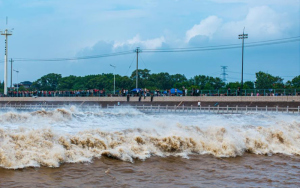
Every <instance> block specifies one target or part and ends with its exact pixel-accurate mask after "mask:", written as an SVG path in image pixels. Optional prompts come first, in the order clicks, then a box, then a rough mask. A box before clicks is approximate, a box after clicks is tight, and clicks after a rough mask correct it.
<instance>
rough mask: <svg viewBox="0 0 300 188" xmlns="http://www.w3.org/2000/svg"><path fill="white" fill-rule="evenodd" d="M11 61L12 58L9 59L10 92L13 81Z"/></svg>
mask: <svg viewBox="0 0 300 188" xmlns="http://www.w3.org/2000/svg"><path fill="white" fill-rule="evenodd" d="M13 62H14V61H13V60H12V58H11V59H10V90H12V82H13V80H12V77H13V76H12V75H13V74H12V73H13Z"/></svg>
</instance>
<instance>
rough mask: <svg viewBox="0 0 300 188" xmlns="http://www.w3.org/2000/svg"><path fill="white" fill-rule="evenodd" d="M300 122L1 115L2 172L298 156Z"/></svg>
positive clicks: (259, 117)
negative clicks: (101, 162)
mask: <svg viewBox="0 0 300 188" xmlns="http://www.w3.org/2000/svg"><path fill="white" fill-rule="evenodd" d="M299 122H300V117H299V116H297V115H282V114H235V115H218V114H192V115H191V114H165V115H157V114H156V115H153V114H144V113H141V112H139V111H136V110H134V109H118V110H97V111H80V110H78V109H76V108H75V107H71V108H70V109H56V110H54V111H38V112H14V111H11V112H2V113H0V166H2V167H4V168H13V169H16V168H24V167H29V166H34V167H39V166H41V165H42V166H48V167H58V166H59V165H60V164H61V163H65V162H69V163H71V162H75V163H76V162H90V161H91V160H92V159H93V158H95V157H101V156H103V155H106V156H109V157H114V158H117V159H120V160H124V161H129V162H133V161H134V159H140V160H145V159H147V158H149V157H151V156H154V155H155V156H162V157H167V156H171V155H172V156H181V157H185V158H188V155H189V154H192V153H193V154H211V155H214V156H217V157H235V156H242V155H243V153H245V152H251V153H255V154H267V155H272V154H276V153H283V154H287V155H299V154H300V123H299Z"/></svg>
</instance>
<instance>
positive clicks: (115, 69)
mask: <svg viewBox="0 0 300 188" xmlns="http://www.w3.org/2000/svg"><path fill="white" fill-rule="evenodd" d="M110 66H111V67H113V68H114V95H115V94H116V66H115V65H110Z"/></svg>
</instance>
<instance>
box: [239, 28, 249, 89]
mask: <svg viewBox="0 0 300 188" xmlns="http://www.w3.org/2000/svg"><path fill="white" fill-rule="evenodd" d="M244 32H245V27H244V30H243V34H240V35H239V39H243V42H242V83H241V85H242V87H241V89H243V85H244V83H243V77H244V39H247V38H248V34H245V33H244Z"/></svg>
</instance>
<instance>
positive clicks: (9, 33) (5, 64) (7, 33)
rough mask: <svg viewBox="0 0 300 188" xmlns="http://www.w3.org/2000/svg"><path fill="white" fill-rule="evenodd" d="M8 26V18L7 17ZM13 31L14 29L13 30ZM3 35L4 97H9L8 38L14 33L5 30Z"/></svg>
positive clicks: (2, 32)
mask: <svg viewBox="0 0 300 188" xmlns="http://www.w3.org/2000/svg"><path fill="white" fill-rule="evenodd" d="M6 25H7V17H6ZM12 30H13V29H12ZM1 35H4V36H5V52H4V95H7V57H8V49H7V43H8V41H7V38H8V36H10V35H12V31H10V30H8V29H5V30H4V31H1Z"/></svg>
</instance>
